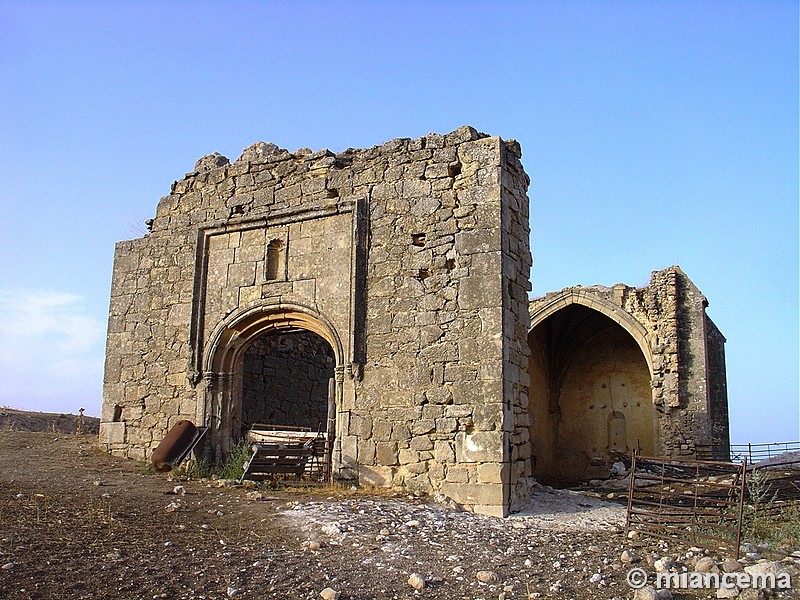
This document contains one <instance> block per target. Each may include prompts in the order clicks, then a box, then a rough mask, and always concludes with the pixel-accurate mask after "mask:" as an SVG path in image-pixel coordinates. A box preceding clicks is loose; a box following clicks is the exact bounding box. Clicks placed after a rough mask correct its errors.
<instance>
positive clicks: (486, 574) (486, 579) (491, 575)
mask: <svg viewBox="0 0 800 600" xmlns="http://www.w3.org/2000/svg"><path fill="white" fill-rule="evenodd" d="M475 579H477V580H478V581H480V582H481V583H496V582H497V581H499V580H500V576H499V575H498V574H497V573H495V572H494V571H478V572H477V573H475Z"/></svg>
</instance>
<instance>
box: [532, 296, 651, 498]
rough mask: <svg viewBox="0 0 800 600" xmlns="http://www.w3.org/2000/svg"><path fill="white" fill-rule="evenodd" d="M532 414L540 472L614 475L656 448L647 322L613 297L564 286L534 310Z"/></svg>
mask: <svg viewBox="0 0 800 600" xmlns="http://www.w3.org/2000/svg"><path fill="white" fill-rule="evenodd" d="M531 321H532V327H531V330H530V332H529V334H528V345H529V347H530V350H531V352H530V358H529V364H528V372H529V375H530V378H531V385H530V391H529V398H530V401H529V411H530V416H531V427H530V439H531V456H532V461H533V471H534V476H535V477H536V478H537V479H539V480H540V481H543V482H545V483H551V484H557V483H575V482H578V481H586V480H588V479H593V478H597V477H604V476H607V475H608V472H609V468H610V466H611V464H612V463H613V462H614V460H616V458H615V457H616V456H618V455H619V454H626V453H628V452H630V451H631V450H638V451H640V452H642V451H644V452H645V453H648V452H653V451H654V450H655V448H656V447H657V445H658V432H657V415H656V410H655V406H654V404H653V402H652V398H653V394H652V376H653V367H652V357H651V351H650V345H649V339H648V336H647V330H646V329H645V327H644V326H643V325H642V324H641V323H639V322H638V321H636V319H635V318H634V317H633V316H632V315H630V314H629V313H627V312H625V311H624V310H623V309H622V308H620V307H619V306H616V305H615V304H613V303H612V302H611V301H609V300H607V299H605V298H603V297H600V296H598V295H596V294H593V293H591V292H587V291H585V290H581V289H578V290H565V291H563V292H561V293H559V294H557V295H555V296H553V297H551V298H549V299H547V302H546V303H545V304H544V305H543V306H541V307H539V308H538V309H537V310H535V311H534V312H533V314H532V315H531Z"/></svg>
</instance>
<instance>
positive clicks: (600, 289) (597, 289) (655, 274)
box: [529, 265, 708, 306]
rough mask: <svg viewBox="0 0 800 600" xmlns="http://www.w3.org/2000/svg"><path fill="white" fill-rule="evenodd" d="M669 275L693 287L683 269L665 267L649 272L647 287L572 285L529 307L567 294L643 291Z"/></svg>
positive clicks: (548, 294) (530, 301)
mask: <svg viewBox="0 0 800 600" xmlns="http://www.w3.org/2000/svg"><path fill="white" fill-rule="evenodd" d="M669 273H674V274H675V275H677V276H679V277H681V278H684V279H685V280H687V281H689V282H690V283H691V284H692V285H694V283H692V281H691V279H689V277H688V276H687V275H686V273H684V272H683V269H681V268H680V267H679V266H678V265H672V266H669V267H666V268H664V269H659V270H656V271H651V272H650V280H649V281H648V282H647V285H642V286H634V285H628V284H627V283H622V282H619V283H615V284H614V285H612V286H607V285H600V284H595V285H580V284H577V285H572V286H569V287H565V288H562V289H560V290H557V291H553V292H546V293H545V295H544V296H536V297H535V298H531V299H530V300H529V305H530V306H533V305H535V304H539V303H541V302H542V301H546V300H551V299H553V298H555V297H556V296H561V295H563V294H567V293H569V292H585V293H597V294H608V293H609V292H611V291H612V290H614V289H622V288H624V289H627V290H645V289H647V288H649V287H651V286H652V285H653V283H654V282H655V281H656V280H657V279H659V278H660V277H664V276H666V275H668V274H669ZM707 303H708V302H707V301H706V304H707Z"/></svg>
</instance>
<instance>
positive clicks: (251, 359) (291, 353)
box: [242, 332, 335, 432]
mask: <svg viewBox="0 0 800 600" xmlns="http://www.w3.org/2000/svg"><path fill="white" fill-rule="evenodd" d="M334 366H335V365H334V358H333V352H332V351H331V349H330V347H329V346H328V344H327V343H326V342H325V340H323V339H322V338H321V337H319V336H318V335H316V334H314V333H311V332H299V333H288V334H282V335H264V336H261V337H260V338H258V339H257V340H256V341H255V342H253V343H252V345H250V347H249V348H248V349H247V351H246V352H245V355H244V368H243V371H244V377H243V383H242V422H243V423H244V425H245V427H247V428H249V426H251V425H252V424H253V423H266V424H268V425H290V426H296V427H310V428H311V430H312V431H323V432H324V431H325V428H326V425H327V419H328V381H329V380H330V379H331V378H332V377H333V368H334Z"/></svg>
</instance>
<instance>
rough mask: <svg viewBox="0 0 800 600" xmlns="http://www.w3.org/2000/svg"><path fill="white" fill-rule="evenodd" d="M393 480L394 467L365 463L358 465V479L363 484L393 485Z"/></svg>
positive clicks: (374, 485)
mask: <svg viewBox="0 0 800 600" xmlns="http://www.w3.org/2000/svg"><path fill="white" fill-rule="evenodd" d="M393 480H394V473H393V469H390V468H388V467H382V466H365V465H359V467H358V481H359V483H360V484H361V485H364V486H373V487H388V486H391V485H392V482H393Z"/></svg>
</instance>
